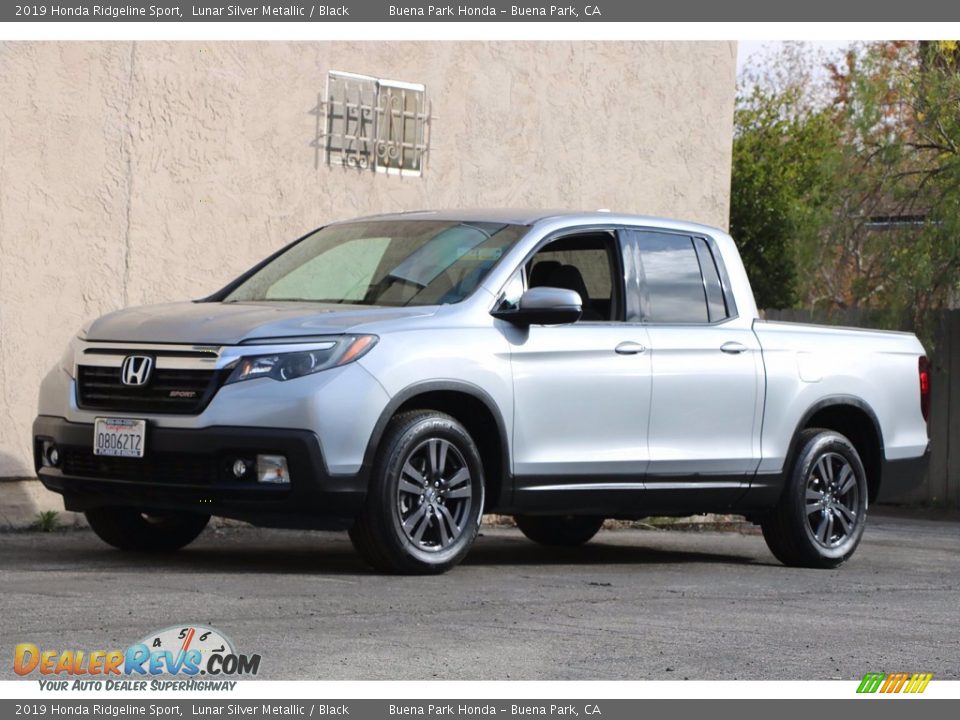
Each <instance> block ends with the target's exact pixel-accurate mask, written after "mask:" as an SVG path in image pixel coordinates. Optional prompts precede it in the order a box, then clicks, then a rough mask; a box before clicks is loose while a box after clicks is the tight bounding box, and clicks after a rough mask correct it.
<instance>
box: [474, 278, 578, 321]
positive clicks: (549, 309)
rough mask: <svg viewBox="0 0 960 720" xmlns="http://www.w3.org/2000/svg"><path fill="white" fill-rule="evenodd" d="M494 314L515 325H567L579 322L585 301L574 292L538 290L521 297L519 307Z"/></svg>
mask: <svg viewBox="0 0 960 720" xmlns="http://www.w3.org/2000/svg"><path fill="white" fill-rule="evenodd" d="M492 314H493V316H494V317H496V318H500V319H501V320H506V321H507V322H510V323H513V324H514V325H521V326H528V325H565V324H567V323H574V322H576V321H577V320H579V319H580V316H581V315H582V314H583V301H582V300H581V299H580V295H579V293H577V292H576V291H574V290H567V289H565V288H553V287H535V288H530V289H529V290H527V291H526V292H525V293H524V294H523V295H521V296H520V302H519V304H518V305H517V307H515V308H509V309H506V308H505V309H502V310H501V309H498V310H494V312H493V313H492Z"/></svg>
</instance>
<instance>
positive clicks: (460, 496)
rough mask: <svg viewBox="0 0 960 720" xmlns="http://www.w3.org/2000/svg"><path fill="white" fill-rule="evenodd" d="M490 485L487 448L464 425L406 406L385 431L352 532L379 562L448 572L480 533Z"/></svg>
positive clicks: (366, 554)
mask: <svg viewBox="0 0 960 720" xmlns="http://www.w3.org/2000/svg"><path fill="white" fill-rule="evenodd" d="M483 490H484V477H483V463H482V462H481V460H480V453H479V452H478V450H477V446H476V444H475V443H474V442H473V439H472V438H471V437H470V434H469V433H468V432H467V431H466V429H465V428H464V427H463V425H461V424H460V423H459V422H457V420H455V419H454V418H452V417H450V416H449V415H446V414H444V413H441V412H436V411H432V410H414V411H411V412H407V413H403V414H401V415H398V416H397V417H395V418H394V419H393V420H391V422H390V425H389V426H388V427H387V431H386V433H385V434H384V440H383V443H382V444H381V447H380V450H379V452H378V455H377V461H376V465H375V469H374V473H373V475H372V477H371V480H370V488H369V491H368V493H367V499H366V502H365V504H364V507H363V510H362V511H361V513H360V516H359V517H358V518H357V520H356V522H355V524H354V526H353V528H352V529H351V530H350V539H351V540H352V541H353V545H354V547H355V548H356V549H357V551H358V552H359V553H360V554H361V555H362V556H363V558H364V560H366V561H367V563H369V564H370V565H372V566H373V567H374V568H376V569H377V570H382V571H386V572H399V573H411V574H413V573H420V574H428V573H441V572H446V571H447V570H449V569H450V568H452V567H454V566H455V565H456V564H457V563H459V562H460V561H461V560H462V559H463V558H464V556H465V555H466V554H467V552H468V551H469V550H470V546H471V545H472V544H473V541H474V538H476V536H477V530H478V528H479V526H480V519H481V517H482V513H483Z"/></svg>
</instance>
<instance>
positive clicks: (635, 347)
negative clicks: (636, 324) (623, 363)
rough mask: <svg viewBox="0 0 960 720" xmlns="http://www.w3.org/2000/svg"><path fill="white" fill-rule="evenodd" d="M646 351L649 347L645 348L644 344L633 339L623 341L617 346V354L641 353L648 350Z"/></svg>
mask: <svg viewBox="0 0 960 720" xmlns="http://www.w3.org/2000/svg"><path fill="white" fill-rule="evenodd" d="M646 351H647V348H645V347H644V346H643V345H641V344H640V343H638V342H633V341H631V340H627V341H626V342H622V343H620V344H619V345H617V347H616V353H617V355H639V354H640V353H642V352H646Z"/></svg>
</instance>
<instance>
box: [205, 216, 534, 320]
mask: <svg viewBox="0 0 960 720" xmlns="http://www.w3.org/2000/svg"><path fill="white" fill-rule="evenodd" d="M527 229H528V228H526V227H524V226H522V225H504V224H502V223H480V222H477V223H471V222H450V221H436V220H428V221H422V220H395V221H381V222H358V223H349V224H344V225H331V226H329V227H326V228H323V229H321V230H318V231H317V232H315V233H313V234H312V235H308V236H307V237H306V238H304V239H303V240H301V241H300V242H298V243H297V244H296V245H294V246H293V247H292V248H290V249H289V250H287V251H286V252H285V253H283V254H282V255H280V256H279V257H276V258H274V259H273V260H272V261H271V262H269V263H267V264H266V265H265V266H264V267H262V268H260V269H259V270H258V271H257V272H256V273H254V274H253V275H252V276H250V277H249V278H247V279H246V280H245V281H244V282H243V283H241V284H240V285H239V286H237V287H236V288H234V290H233V291H232V292H230V293H229V294H228V295H227V296H226V297H225V298H224V302H244V301H246V302H250V301H260V300H275V301H290V302H294V301H296V302H303V301H312V302H326V303H344V304H350V305H390V306H401V305H440V304H444V303H455V302H459V301H461V300H463V299H464V298H465V297H467V296H468V295H469V294H470V293H472V292H473V291H474V289H475V288H476V287H477V286H478V285H479V284H480V283H481V282H482V281H483V279H484V277H486V275H487V272H489V270H490V268H491V267H493V265H494V263H496V262H497V260H499V259H500V256H501V255H503V253H504V252H505V251H506V250H507V249H508V248H509V247H510V246H511V245H513V243H515V242H516V241H517V240H518V239H519V238H520V237H522V236H523V234H524V233H525V232H526V231H527Z"/></svg>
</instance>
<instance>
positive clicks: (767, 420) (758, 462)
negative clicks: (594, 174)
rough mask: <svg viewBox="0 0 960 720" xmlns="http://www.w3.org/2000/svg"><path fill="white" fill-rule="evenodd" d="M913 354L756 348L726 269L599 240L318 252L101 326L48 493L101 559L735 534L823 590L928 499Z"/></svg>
mask: <svg viewBox="0 0 960 720" xmlns="http://www.w3.org/2000/svg"><path fill="white" fill-rule="evenodd" d="M929 390H930V387H929V374H928V370H927V360H926V358H925V357H924V351H923V347H922V346H921V344H920V343H919V342H918V340H917V339H916V337H914V336H913V335H909V334H903V333H889V332H870V331H863V330H849V329H839V328H827V327H818V326H810V325H793V324H785V323H773V322H764V321H762V320H760V319H758V316H757V308H756V305H755V303H754V299H753V295H752V293H751V290H750V285H749V283H748V281H747V276H746V274H745V272H744V269H743V265H742V264H741V262H740V258H739V255H738V254H737V249H736V247H735V245H734V243H733V240H731V238H730V237H729V236H728V235H726V234H725V233H723V232H722V231H719V230H716V229H713V228H709V227H703V226H700V225H693V224H689V223H684V222H675V221H670V220H660V219H655V218H647V217H636V216H628V215H617V214H612V213H585V214H570V213H552V212H522V211H518V212H505V211H457V212H417V213H406V214H398V215H384V216H377V217H371V218H364V219H360V220H354V221H350V222H342V223H337V224H333V225H329V226H327V227H324V228H322V229H320V230H317V231H315V232H312V233H310V234H309V235H306V236H305V237H303V238H301V239H300V240H297V241H296V242H294V243H293V244H291V245H289V246H287V247H286V248H284V249H282V250H281V251H279V252H277V253H276V254H274V255H273V256H271V257H269V258H268V259H267V260H265V261H264V262H263V263H261V264H260V265H257V266H256V267H254V268H253V269H252V270H250V271H249V272H247V273H245V274H244V275H242V276H241V277H240V278H238V279H237V280H236V281H234V282H232V283H230V284H229V285H228V286H227V287H225V288H224V289H223V290H221V291H220V292H217V293H215V294H213V295H211V296H210V297H208V298H205V299H203V300H199V301H196V302H183V303H175V304H169V305H156V306H151V307H141V308H132V309H129V310H122V311H120V312H116V313H112V314H110V315H107V316H105V317H102V318H100V319H99V320H96V321H95V322H93V323H91V324H90V325H89V326H88V327H87V328H86V329H84V330H83V331H82V332H81V333H80V335H79V336H78V337H77V338H76V339H74V340H73V341H72V342H71V343H70V347H69V348H68V350H67V352H66V353H65V354H64V356H63V359H62V360H61V362H60V363H59V365H58V367H56V368H55V369H54V370H53V371H52V372H50V374H49V375H48V376H47V377H46V378H45V380H44V381H43V385H42V387H41V391H40V410H39V417H38V418H37V420H36V422H35V424H34V427H33V447H34V455H35V462H36V468H37V472H38V473H39V475H40V478H41V480H42V481H43V483H44V484H45V485H46V486H47V487H48V488H50V489H51V490H54V491H56V492H58V493H61V494H62V495H63V497H64V502H65V505H66V507H67V508H68V509H70V510H80V511H84V512H85V513H86V516H87V518H88V519H89V521H90V525H91V526H92V527H93V529H94V531H95V532H96V533H97V534H98V535H99V536H100V537H101V538H103V539H104V540H105V541H106V542H108V543H110V544H111V545H115V546H117V547H120V548H124V549H131V550H172V549H176V548H179V547H182V546H183V545H186V544H187V543H189V542H190V541H191V540H193V539H194V538H195V537H196V536H197V535H198V534H199V533H200V531H201V530H202V529H203V527H204V526H205V524H206V523H207V520H208V519H209V516H210V515H221V516H226V517H232V518H240V519H242V520H247V521H250V522H252V523H255V524H258V525H266V526H276V527H297V528H305V527H309V528H327V529H331V528H340V529H348V530H349V531H350V537H351V539H352V540H353V543H354V545H355V546H356V548H357V549H358V550H359V551H360V553H361V554H362V555H363V557H364V558H365V559H366V560H367V562H369V563H370V564H371V565H373V566H374V567H376V568H380V569H383V570H391V571H400V572H440V571H443V570H446V569H448V568H450V567H452V566H454V565H456V564H457V562H459V561H460V560H461V559H462V558H463V557H464V555H465V554H466V553H467V551H468V550H469V548H470V545H471V543H472V542H473V540H474V538H475V537H476V534H477V527H478V525H479V523H480V518H481V513H482V512H484V511H486V512H497V513H506V514H512V515H514V516H516V519H517V523H518V525H519V527H520V529H521V530H522V531H523V532H524V533H525V534H526V535H527V536H528V537H529V538H531V539H533V540H536V541H538V542H542V543H547V544H554V545H574V544H579V543H584V542H586V541H587V540H589V539H590V538H591V537H592V536H593V535H594V534H595V533H596V532H597V530H598V529H599V528H600V525H601V523H602V522H603V519H604V518H624V519H632V518H641V517H644V516H648V515H653V514H656V515H689V514H694V513H702V512H723V513H739V514H742V515H745V516H746V517H747V518H749V519H751V520H753V521H755V522H758V523H760V524H761V525H762V527H763V534H764V537H765V538H766V540H767V543H768V544H769V546H770V549H771V550H772V551H773V554H774V555H776V557H777V558H779V559H780V560H781V561H783V562H784V563H787V564H789V565H802V566H811V567H833V566H836V565H838V564H840V563H841V562H842V561H843V560H845V559H846V558H848V557H849V556H850V555H851V554H852V553H853V552H854V550H855V549H856V547H857V544H858V543H859V542H860V538H861V536H862V534H863V529H864V523H865V519H866V512H867V506H868V503H869V502H870V501H873V500H874V499H876V498H877V497H878V496H883V495H889V496H892V495H894V494H896V493H899V492H902V491H903V490H905V489H907V488H909V487H910V486H911V485H912V484H913V483H914V482H915V481H917V480H919V479H920V478H921V477H922V474H923V467H922V465H923V463H924V462H925V459H926V456H927V426H926V419H925V418H926V415H927V408H928V406H929V400H930V398H929Z"/></svg>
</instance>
